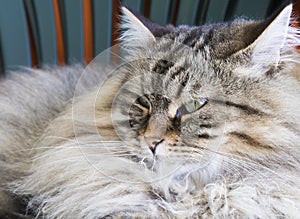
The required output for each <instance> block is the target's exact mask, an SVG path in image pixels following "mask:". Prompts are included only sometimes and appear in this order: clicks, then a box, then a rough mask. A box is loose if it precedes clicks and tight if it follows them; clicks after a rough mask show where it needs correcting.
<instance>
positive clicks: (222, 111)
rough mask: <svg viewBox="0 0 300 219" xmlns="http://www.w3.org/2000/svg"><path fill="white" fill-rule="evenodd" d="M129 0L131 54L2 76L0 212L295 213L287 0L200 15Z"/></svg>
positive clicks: (299, 200)
mask: <svg viewBox="0 0 300 219" xmlns="http://www.w3.org/2000/svg"><path fill="white" fill-rule="evenodd" d="M122 10H123V17H122V21H123V22H122V23H123V24H122V27H123V29H124V32H123V35H122V37H121V39H120V40H121V42H122V43H121V45H122V49H124V51H122V52H121V53H123V54H125V55H124V61H123V63H122V64H119V65H117V66H112V67H105V68H104V67H103V66H102V65H98V64H97V63H96V62H95V63H94V64H92V65H91V66H88V67H87V68H86V69H84V68H83V67H82V66H73V67H63V68H52V69H50V68H49V69H43V70H24V72H25V73H23V74H21V73H18V74H12V76H11V77H10V78H8V79H6V80H4V81H2V82H1V85H0V107H1V114H0V126H1V129H0V165H1V169H0V172H1V179H0V180H1V181H0V183H1V191H0V197H1V198H0V215H1V216H2V217H10V218H15V217H37V218H39V217H45V218H106V217H107V218H277V217H278V218H297V217H299V215H300V172H299V171H300V148H299V147H300V84H299V79H300V76H299V70H298V67H297V63H298V62H299V54H298V52H297V50H296V47H297V46H298V45H299V44H300V42H299V30H298V29H297V28H295V27H291V26H290V24H291V23H292V22H291V19H292V18H291V14H292V5H288V6H286V7H285V8H283V10H281V11H280V12H279V13H277V14H275V15H274V16H273V17H270V18H268V19H266V20H260V21H252V20H244V19H236V20H234V21H232V22H228V23H219V24H210V25H204V26H194V27H189V26H185V25H183V26H178V27H173V26H166V27H161V26H159V25H157V24H154V23H151V22H149V21H148V20H146V19H145V18H142V17H139V16H135V15H134V14H133V13H131V12H130V11H129V10H127V9H126V8H123V9H122ZM104 72H113V73H111V74H109V77H107V78H106V76H107V74H104Z"/></svg>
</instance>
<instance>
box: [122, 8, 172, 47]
mask: <svg viewBox="0 0 300 219" xmlns="http://www.w3.org/2000/svg"><path fill="white" fill-rule="evenodd" d="M121 9H122V19H121V20H122V22H121V29H122V30H123V33H122V35H121V38H120V40H121V42H122V46H125V48H127V49H134V48H138V47H142V46H143V45H145V44H147V43H149V42H155V37H160V36H162V35H164V34H166V33H168V32H170V31H172V30H173V28H174V27H173V26H171V25H169V26H166V27H163V26H160V25H159V24H156V23H154V22H152V21H150V20H149V19H147V18H145V17H143V16H141V15H138V14H136V13H134V12H133V11H130V10H129V9H127V8H126V7H122V8H121Z"/></svg>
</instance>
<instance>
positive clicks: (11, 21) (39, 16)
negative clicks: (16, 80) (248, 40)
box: [0, 0, 282, 75]
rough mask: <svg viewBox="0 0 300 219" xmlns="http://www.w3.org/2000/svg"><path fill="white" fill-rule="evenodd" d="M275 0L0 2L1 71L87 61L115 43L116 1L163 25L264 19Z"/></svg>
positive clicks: (274, 4) (117, 15) (278, 2)
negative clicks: (242, 18)
mask: <svg viewBox="0 0 300 219" xmlns="http://www.w3.org/2000/svg"><path fill="white" fill-rule="evenodd" d="M281 2H282V1H280V0H263V1H262V0H251V1H249V0H184V1H183V0H124V1H119V0H1V1H0V73H1V74H2V75H4V74H8V73H9V71H10V70H15V69H17V68H18V67H19V66H27V67H42V66H43V65H64V64H72V63H74V62H85V63H88V62H89V61H91V59H92V58H93V57H95V56H96V55H97V54H99V53H100V52H101V51H103V50H104V49H106V48H108V47H110V46H112V45H113V44H115V43H116V42H117V38H118V34H119V32H118V31H117V28H118V25H117V22H118V17H119V13H120V10H119V8H120V5H121V4H123V5H126V6H128V7H129V8H131V9H133V10H135V11H137V12H139V13H141V14H144V16H146V17H148V18H150V19H151V20H153V21H155V22H157V23H160V24H162V25H164V24H167V23H172V24H174V25H180V24H189V25H198V24H203V23H209V22H217V21H224V20H230V19H232V18H234V17H236V16H240V15H244V16H247V17H250V18H255V19H256V18H263V17H265V16H267V15H269V14H270V13H272V12H273V11H274V10H275V9H276V8H277V7H278V6H279V5H280V4H281Z"/></svg>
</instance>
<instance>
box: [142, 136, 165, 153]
mask: <svg viewBox="0 0 300 219" xmlns="http://www.w3.org/2000/svg"><path fill="white" fill-rule="evenodd" d="M145 141H146V143H147V145H148V147H149V149H150V150H151V152H152V153H153V154H155V150H156V148H157V146H158V145H159V144H160V143H162V142H163V141H164V139H162V138H156V137H146V136H145Z"/></svg>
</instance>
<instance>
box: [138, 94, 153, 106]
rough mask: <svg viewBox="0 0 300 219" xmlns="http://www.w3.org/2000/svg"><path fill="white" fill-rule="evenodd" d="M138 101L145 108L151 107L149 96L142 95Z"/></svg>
mask: <svg viewBox="0 0 300 219" xmlns="http://www.w3.org/2000/svg"><path fill="white" fill-rule="evenodd" d="M137 102H138V103H139V104H140V105H141V106H142V107H144V108H146V109H150V102H149V100H148V98H147V97H145V96H141V97H139V98H138V99H137Z"/></svg>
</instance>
